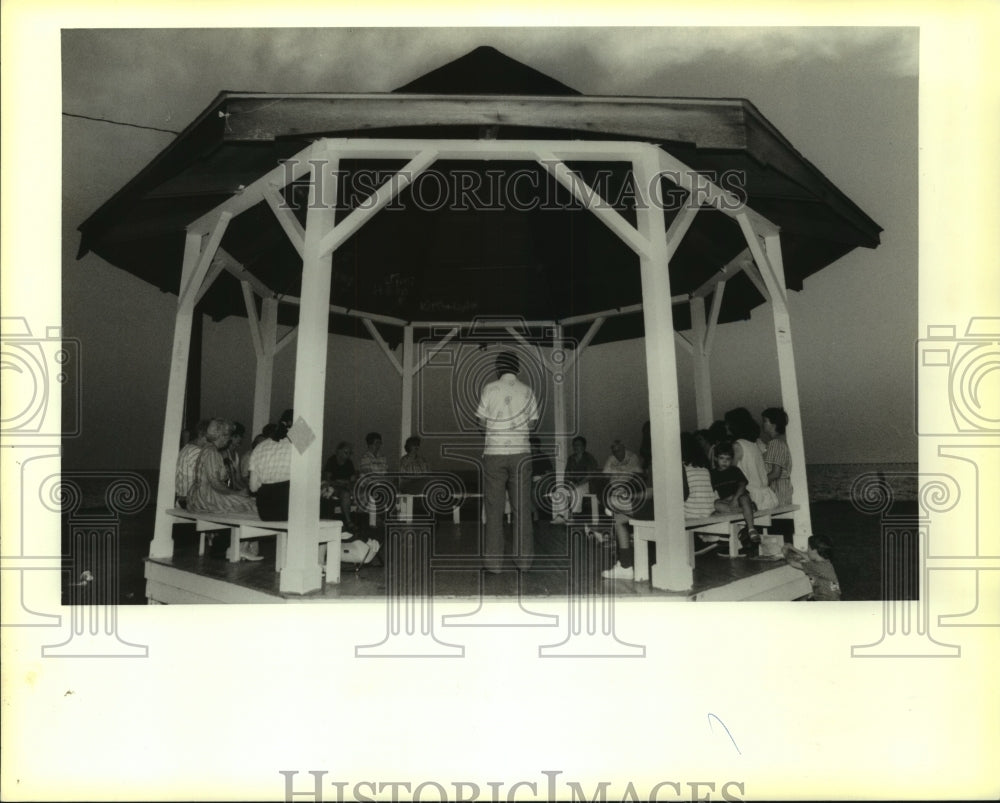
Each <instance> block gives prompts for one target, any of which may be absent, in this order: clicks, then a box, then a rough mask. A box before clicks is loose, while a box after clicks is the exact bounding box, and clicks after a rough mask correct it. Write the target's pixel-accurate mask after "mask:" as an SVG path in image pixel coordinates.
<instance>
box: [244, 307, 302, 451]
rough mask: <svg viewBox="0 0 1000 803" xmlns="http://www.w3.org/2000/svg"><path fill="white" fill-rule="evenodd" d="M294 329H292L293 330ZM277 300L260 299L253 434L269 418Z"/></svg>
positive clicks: (276, 325) (261, 427) (257, 432)
mask: <svg viewBox="0 0 1000 803" xmlns="http://www.w3.org/2000/svg"><path fill="white" fill-rule="evenodd" d="M293 331H294V330H293ZM277 334H278V302H277V300H276V299H273V298H265V299H263V300H262V301H261V314H260V341H261V353H260V355H259V356H258V358H257V370H256V372H255V376H254V389H253V431H252V434H253V435H257V434H259V433H260V431H261V430H262V429H264V425H265V424H267V423H268V422H269V421H270V420H271V385H272V383H273V381H274V355H275V353H276V352H277V350H278V349H277V343H276V339H277Z"/></svg>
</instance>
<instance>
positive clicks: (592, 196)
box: [537, 151, 649, 256]
mask: <svg viewBox="0 0 1000 803" xmlns="http://www.w3.org/2000/svg"><path fill="white" fill-rule="evenodd" d="M537 159H538V161H539V163H540V164H541V165H542V167H544V168H545V170H546V171H547V172H548V173H549V175H551V176H552V177H553V178H554V179H555V180H556V181H558V182H559V183H560V184H562V186H563V187H565V188H566V189H567V190H569V192H570V193H571V194H572V195H573V197H574V198H576V199H577V200H578V201H579V202H580V203H582V204H583V205H584V206H585V207H586V208H587V209H589V210H590V211H591V212H593V213H594V214H595V215H596V216H597V219H598V220H600V221H601V222H602V223H603V224H604V225H605V226H607V227H608V228H609V229H611V231H613V232H614V233H615V234H617V235H618V237H619V239H620V240H622V241H623V242H624V243H625V244H626V245H627V246H628V247H629V248H631V249H632V250H633V251H634V252H635V253H636V254H638V255H639V256H644V255H646V254H647V253H648V252H649V243H648V242H646V240H645V239H643V238H642V237H641V236H640V235H639V233H638V232H637V231H636V230H635V227H634V226H633V225H632V224H631V223H629V222H628V221H627V220H626V219H625V218H624V217H622V216H621V214H620V213H619V212H618V211H617V210H615V208H614V207H612V206H611V204H609V203H608V202H607V201H605V200H604V198H602V197H601V195H600V193H598V192H597V191H596V190H595V189H593V188H592V187H591V186H590V185H589V184H587V183H586V182H585V181H584V180H583V179H582V178H580V176H578V175H577V174H576V173H575V172H573V171H572V170H570V169H569V167H567V166H566V164H565V163H564V162H561V161H559V160H558V159H556V157H555V154H552V153H546V152H544V151H539V152H538V153H537Z"/></svg>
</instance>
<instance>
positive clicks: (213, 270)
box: [194, 252, 226, 306]
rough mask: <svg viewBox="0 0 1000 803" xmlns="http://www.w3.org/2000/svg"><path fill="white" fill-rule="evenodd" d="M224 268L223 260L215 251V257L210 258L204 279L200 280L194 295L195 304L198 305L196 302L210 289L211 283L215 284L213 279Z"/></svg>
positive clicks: (217, 276) (216, 277)
mask: <svg viewBox="0 0 1000 803" xmlns="http://www.w3.org/2000/svg"><path fill="white" fill-rule="evenodd" d="M225 269H226V264H225V260H223V259H220V258H219V254H218V252H216V254H215V258H214V259H213V260H212V264H211V266H210V267H209V269H208V273H207V274H206V275H205V279H204V280H203V281H202V283H201V287H199V288H198V292H197V294H196V295H195V297H194V304H195V306H198V302H199V301H201V299H202V296H204V295H205V293H207V292H208V291H209V290H211V289H212V285H213V284H215V280H216V279H218V278H219V274H220V273H222V271H224V270H225Z"/></svg>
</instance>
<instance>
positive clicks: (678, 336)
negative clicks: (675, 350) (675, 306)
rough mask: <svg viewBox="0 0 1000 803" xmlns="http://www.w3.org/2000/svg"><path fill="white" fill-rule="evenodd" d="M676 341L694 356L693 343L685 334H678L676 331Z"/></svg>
mask: <svg viewBox="0 0 1000 803" xmlns="http://www.w3.org/2000/svg"><path fill="white" fill-rule="evenodd" d="M674 341H675V342H676V343H677V345H678V346H680V347H681V348H682V349H684V351H686V352H687V353H688V354H694V346H693V345H692V344H691V341H690V340H688V339H687V336H686V335H685V334H684V333H683V332H678V331H677V330H676V329H675V330H674Z"/></svg>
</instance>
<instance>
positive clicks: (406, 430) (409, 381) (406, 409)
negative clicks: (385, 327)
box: [399, 325, 414, 455]
mask: <svg viewBox="0 0 1000 803" xmlns="http://www.w3.org/2000/svg"><path fill="white" fill-rule="evenodd" d="M413 374H414V370H413V327H412V326H410V325H407V326H404V327H403V393H402V411H401V413H400V416H399V454H400V455H402V454H403V453H404V452H405V451H406V439H407V438H409V437H410V435H412V434H413V432H412V430H413Z"/></svg>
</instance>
